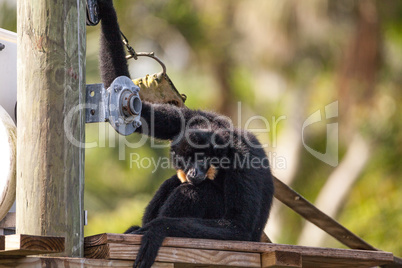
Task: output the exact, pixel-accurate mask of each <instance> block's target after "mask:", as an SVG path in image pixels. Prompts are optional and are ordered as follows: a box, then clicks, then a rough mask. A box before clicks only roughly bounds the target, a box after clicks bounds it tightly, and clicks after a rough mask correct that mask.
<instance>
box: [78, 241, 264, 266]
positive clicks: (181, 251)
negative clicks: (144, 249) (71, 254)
mask: <svg viewBox="0 0 402 268" xmlns="http://www.w3.org/2000/svg"><path fill="white" fill-rule="evenodd" d="M95 248H99V249H95ZM139 248H140V246H139V245H127V244H107V245H101V246H97V247H90V248H88V249H86V250H85V256H86V257H87V258H96V259H118V260H134V259H135V258H136V256H137V253H138V250H139ZM156 261H159V262H170V263H187V264H197V265H214V266H215V265H225V266H241V267H260V266H261V259H260V254H259V253H249V252H235V251H223V250H208V249H192V248H174V247H161V248H160V249H159V253H158V256H157V258H156Z"/></svg>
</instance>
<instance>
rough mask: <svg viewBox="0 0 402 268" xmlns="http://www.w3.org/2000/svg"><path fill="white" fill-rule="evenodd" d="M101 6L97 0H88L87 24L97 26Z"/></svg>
mask: <svg viewBox="0 0 402 268" xmlns="http://www.w3.org/2000/svg"><path fill="white" fill-rule="evenodd" d="M99 21H100V18H99V7H98V1H97V0H87V25H88V26H95V25H97V24H98V23H99Z"/></svg>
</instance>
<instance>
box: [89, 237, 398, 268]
mask: <svg viewBox="0 0 402 268" xmlns="http://www.w3.org/2000/svg"><path fill="white" fill-rule="evenodd" d="M141 237H142V236H140V235H128V234H127V235H125V234H100V235H95V236H91V237H86V238H85V248H86V252H97V253H98V255H86V256H87V257H97V258H111V256H110V255H109V254H110V248H109V246H110V245H113V244H119V249H120V250H122V251H124V252H125V253H126V254H130V252H131V253H132V252H133V251H136V250H137V247H138V246H139V245H140V244H141ZM96 245H99V246H101V248H102V249H101V248H99V249H93V247H96ZM124 245H126V246H124ZM162 245H163V247H174V248H190V249H196V250H200V249H202V250H218V251H235V252H244V253H246V252H250V253H270V252H275V251H280V252H287V253H296V254H300V255H301V256H302V260H303V265H310V264H312V265H313V264H314V265H315V262H317V261H318V262H319V263H321V265H324V266H322V267H326V266H325V265H329V264H331V262H334V263H335V264H337V265H344V264H343V263H347V264H348V265H350V263H351V262H352V263H356V264H359V263H360V264H364V265H365V264H370V265H371V266H375V265H380V264H387V263H392V261H393V254H392V253H389V252H382V251H368V250H350V249H332V248H317V247H304V246H294V245H282V244H271V243H260V242H244V241H221V240H210V239H190V238H177V237H167V238H166V239H165V240H164V241H163V244H162ZM132 246H134V247H132ZM102 250H103V253H102ZM108 250H109V252H108ZM104 252H108V253H106V254H105V253H104ZM101 254H105V255H101ZM116 254H118V252H117V253H116ZM334 260H338V262H336V261H334ZM320 267H321V266H320ZM330 267H331V266H330Z"/></svg>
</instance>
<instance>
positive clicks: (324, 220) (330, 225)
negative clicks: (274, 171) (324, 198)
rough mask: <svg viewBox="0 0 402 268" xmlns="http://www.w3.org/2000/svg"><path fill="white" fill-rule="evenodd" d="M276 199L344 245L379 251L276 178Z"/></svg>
mask: <svg viewBox="0 0 402 268" xmlns="http://www.w3.org/2000/svg"><path fill="white" fill-rule="evenodd" d="M274 185H275V198H276V199H278V200H279V201H281V202H282V203H283V204H285V205H286V206H288V207H289V208H291V209H292V210H294V211H295V212H296V213H298V214H299V215H301V216H302V217H303V218H305V219H306V220H308V221H309V222H311V223H313V224H315V225H316V226H317V227H318V228H320V229H321V230H323V231H325V232H327V233H328V234H329V235H331V236H332V237H334V238H335V239H337V240H338V241H339V242H341V243H342V244H344V245H346V246H348V247H349V248H353V249H366V250H377V249H376V248H375V247H373V246H372V245H370V244H369V243H367V242H366V241H364V240H363V239H361V238H360V237H358V236H357V235H355V234H354V233H352V232H351V231H349V230H348V229H346V228H345V227H344V226H342V225H341V224H340V223H338V222H337V221H336V220H334V219H332V218H331V217H329V216H328V215H326V214H325V213H324V212H322V211H321V210H319V209H318V208H316V207H315V206H314V205H313V204H311V203H310V202H309V201H307V200H306V199H305V198H304V197H303V196H301V195H300V194H298V193H297V192H296V191H294V190H293V189H292V188H290V187H289V186H287V185H286V184H285V183H283V182H282V181H280V180H279V179H277V178H276V177H274Z"/></svg>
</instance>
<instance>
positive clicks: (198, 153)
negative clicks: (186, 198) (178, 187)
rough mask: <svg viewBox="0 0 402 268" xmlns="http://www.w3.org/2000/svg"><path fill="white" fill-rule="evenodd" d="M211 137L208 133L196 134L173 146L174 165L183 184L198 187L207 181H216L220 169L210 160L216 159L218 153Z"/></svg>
mask: <svg viewBox="0 0 402 268" xmlns="http://www.w3.org/2000/svg"><path fill="white" fill-rule="evenodd" d="M209 135H210V134H209V133H207V132H201V133H195V134H192V136H190V137H186V138H182V139H181V140H180V141H176V142H175V143H173V144H172V147H171V155H172V160H173V165H174V167H175V168H176V170H177V176H178V178H179V179H180V181H181V182H182V183H185V182H188V183H191V184H194V185H196V184H199V183H201V182H203V181H205V180H206V179H209V180H214V179H215V177H216V175H217V173H218V168H217V167H216V166H214V165H212V164H211V161H210V160H211V159H212V158H213V157H216V155H215V154H216V153H217V151H216V149H214V146H213V144H212V143H211V142H210V139H209ZM189 139H192V140H189Z"/></svg>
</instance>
